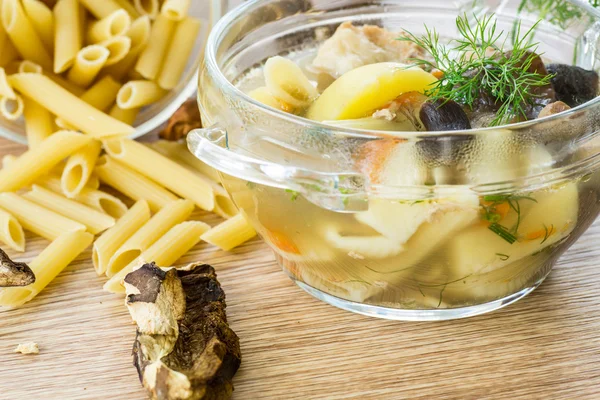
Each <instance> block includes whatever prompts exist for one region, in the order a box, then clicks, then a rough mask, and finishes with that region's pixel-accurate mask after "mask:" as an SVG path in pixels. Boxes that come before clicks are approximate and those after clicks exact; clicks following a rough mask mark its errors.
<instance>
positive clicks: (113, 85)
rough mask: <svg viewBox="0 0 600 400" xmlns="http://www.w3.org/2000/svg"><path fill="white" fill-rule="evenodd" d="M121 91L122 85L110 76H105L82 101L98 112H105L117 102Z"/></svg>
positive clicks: (82, 97) (86, 93)
mask: <svg viewBox="0 0 600 400" xmlns="http://www.w3.org/2000/svg"><path fill="white" fill-rule="evenodd" d="M119 89H121V84H120V83H118V82H116V81H115V80H114V79H112V78H111V77H110V76H105V77H104V78H102V79H100V80H99V81H98V82H96V83H95V84H94V85H93V86H92V87H90V88H89V89H88V90H87V91H86V92H85V93H84V94H82V95H81V100H83V101H85V102H86V103H88V104H89V105H91V106H94V108H97V109H98V110H101V111H105V110H107V109H108V108H109V107H110V106H111V104H113V103H114V102H115V99H116V98H117V93H119Z"/></svg>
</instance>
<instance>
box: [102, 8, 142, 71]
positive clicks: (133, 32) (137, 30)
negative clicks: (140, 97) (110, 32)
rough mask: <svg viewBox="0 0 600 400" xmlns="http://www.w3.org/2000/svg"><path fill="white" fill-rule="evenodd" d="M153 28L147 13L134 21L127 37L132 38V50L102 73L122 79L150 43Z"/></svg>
mask: <svg viewBox="0 0 600 400" xmlns="http://www.w3.org/2000/svg"><path fill="white" fill-rule="evenodd" d="M151 29H152V25H151V23H150V18H149V17H148V16H147V15H145V16H143V17H140V18H138V19H136V20H135V21H133V22H132V24H131V28H129V31H127V37H129V38H130V39H131V50H129V53H128V54H127V56H125V58H124V59H122V60H121V61H119V62H118V63H116V64H114V65H111V66H109V67H106V68H104V70H103V71H102V74H107V75H111V76H113V77H114V78H115V79H118V80H122V79H123V77H125V75H127V73H129V72H130V71H131V70H132V69H133V67H134V65H135V63H136V61H137V59H138V57H139V56H140V53H141V52H142V50H144V48H145V47H146V45H147V44H148V40H149V38H150V31H151Z"/></svg>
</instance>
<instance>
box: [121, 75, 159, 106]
mask: <svg viewBox="0 0 600 400" xmlns="http://www.w3.org/2000/svg"><path fill="white" fill-rule="evenodd" d="M166 93H167V92H166V91H165V90H164V89H162V88H161V87H160V86H158V85H157V84H156V83H154V82H150V81H129V82H127V83H126V84H125V85H123V87H122V88H121V90H119V93H118V94H117V105H118V106H119V107H120V108H122V109H124V110H128V109H131V108H140V107H143V106H147V105H149V104H152V103H156V102H157V101H158V100H160V99H161V98H162V97H163V96H164V95H165V94H166Z"/></svg>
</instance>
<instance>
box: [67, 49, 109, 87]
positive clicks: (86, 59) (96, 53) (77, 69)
mask: <svg viewBox="0 0 600 400" xmlns="http://www.w3.org/2000/svg"><path fill="white" fill-rule="evenodd" d="M109 56H110V51H109V50H108V49H107V48H106V47H104V46H100V45H96V44H93V45H90V46H87V47H84V48H83V49H81V50H79V52H78V53H77V56H76V57H75V63H74V64H73V67H72V68H71V69H70V70H69V74H68V75H67V77H68V79H69V80H70V81H71V82H73V83H74V84H76V85H78V86H82V87H88V86H89V85H90V83H92V82H93V81H94V79H96V76H98V73H99V72H100V70H101V69H102V67H104V65H105V64H106V63H107V61H108V57H109Z"/></svg>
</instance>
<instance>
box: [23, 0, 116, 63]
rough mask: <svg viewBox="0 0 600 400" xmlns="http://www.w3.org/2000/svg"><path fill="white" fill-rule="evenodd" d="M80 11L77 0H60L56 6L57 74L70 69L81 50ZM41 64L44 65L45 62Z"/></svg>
mask: <svg viewBox="0 0 600 400" xmlns="http://www.w3.org/2000/svg"><path fill="white" fill-rule="evenodd" d="M103 1H106V0H103ZM79 11H80V10H79V3H78V2H77V0H58V3H56V6H54V23H55V26H56V28H55V29H54V44H55V45H54V70H53V71H54V73H56V74H60V73H62V72H64V71H66V70H67V69H69V68H70V67H71V65H73V63H74V62H75V57H77V53H78V52H79V50H81V45H82V42H83V40H82V32H81V22H80V13H79ZM34 61H35V60H34ZM39 64H40V65H41V66H42V67H44V65H43V64H41V63H39ZM44 68H45V67H44Z"/></svg>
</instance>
